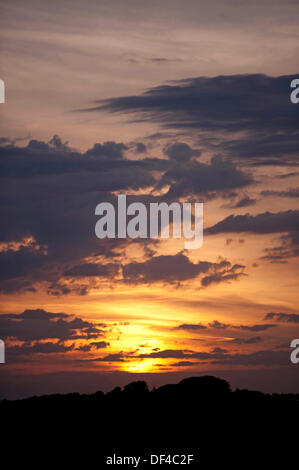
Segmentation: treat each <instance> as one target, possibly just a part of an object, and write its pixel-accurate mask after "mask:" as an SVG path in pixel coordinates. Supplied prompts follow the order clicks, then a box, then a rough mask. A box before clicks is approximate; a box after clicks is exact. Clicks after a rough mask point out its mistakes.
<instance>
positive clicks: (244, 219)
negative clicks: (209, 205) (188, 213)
mask: <svg viewBox="0 0 299 470" xmlns="http://www.w3.org/2000/svg"><path fill="white" fill-rule="evenodd" d="M293 230H294V231H297V230H299V211H297V210H289V211H284V212H277V213H272V212H264V213H263V214H258V215H250V214H245V215H230V216H228V217H226V218H225V219H223V220H221V221H220V222H218V223H216V224H215V225H213V226H212V227H209V228H208V229H207V230H206V233H207V234H217V233H233V232H239V233H242V232H251V233H257V234H265V233H280V232H290V231H293Z"/></svg>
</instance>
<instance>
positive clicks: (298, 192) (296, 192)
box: [261, 188, 299, 198]
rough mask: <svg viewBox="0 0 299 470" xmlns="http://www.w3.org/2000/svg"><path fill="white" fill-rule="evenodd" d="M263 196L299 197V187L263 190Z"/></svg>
mask: <svg viewBox="0 0 299 470" xmlns="http://www.w3.org/2000/svg"><path fill="white" fill-rule="evenodd" d="M261 195H262V196H266V197H267V196H278V197H289V198H298V197H299V188H290V189H288V190H286V191H276V190H269V189H267V190H265V191H261Z"/></svg>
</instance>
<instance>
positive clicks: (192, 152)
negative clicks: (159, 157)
mask: <svg viewBox="0 0 299 470" xmlns="http://www.w3.org/2000/svg"><path fill="white" fill-rule="evenodd" d="M164 155H166V156H167V157H168V158H169V159H170V160H174V161H177V162H184V161H188V160H190V159H191V158H193V157H199V156H200V155H201V150H199V149H193V148H191V147H190V146H189V145H188V144H186V143H184V142H176V143H175V144H168V145H166V147H165V148H164Z"/></svg>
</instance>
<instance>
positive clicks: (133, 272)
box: [123, 253, 244, 286]
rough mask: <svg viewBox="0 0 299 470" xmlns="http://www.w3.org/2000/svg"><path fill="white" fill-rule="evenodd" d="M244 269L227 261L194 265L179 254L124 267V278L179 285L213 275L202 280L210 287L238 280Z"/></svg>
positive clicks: (201, 262)
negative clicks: (217, 283) (215, 283)
mask: <svg viewBox="0 0 299 470" xmlns="http://www.w3.org/2000/svg"><path fill="white" fill-rule="evenodd" d="M243 268H244V266H240V265H233V266H232V265H231V263H230V262H229V261H227V260H223V261H220V262H218V263H211V262H208V261H199V262H198V263H192V262H191V261H190V260H189V259H188V258H187V256H185V255H184V254H183V253H178V254H177V255H161V256H155V257H153V258H150V259H149V260H147V261H144V262H143V263H137V262H133V263H129V264H127V265H125V266H123V276H124V280H125V281H127V282H132V283H139V282H144V283H152V282H168V283H177V282H183V281H186V280H189V279H194V278H196V277H197V276H199V275H201V274H206V273H211V274H210V275H209V276H206V277H204V278H203V279H202V285H203V286H208V285H210V284H212V283H213V282H222V281H228V280H231V279H236V278H238V277H239V276H240V275H241V274H243V272H242V270H243ZM240 270H241V271H240ZM216 278H217V279H216Z"/></svg>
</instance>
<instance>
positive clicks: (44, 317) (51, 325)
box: [0, 309, 104, 347]
mask: <svg viewBox="0 0 299 470" xmlns="http://www.w3.org/2000/svg"><path fill="white" fill-rule="evenodd" d="M102 327H103V324H101V327H100V326H97V324H96V323H92V322H89V321H86V320H82V319H81V318H79V317H74V316H73V315H68V314H66V313H51V312H47V311H45V310H42V309H36V310H24V312H23V313H20V314H14V313H11V314H2V315H0V331H1V337H2V338H3V339H6V338H13V339H17V340H20V341H34V340H43V339H58V340H60V341H66V340H71V339H75V338H78V337H80V338H88V336H89V334H90V333H93V334H96V335H97V336H103V335H104V330H103V329H102ZM51 347H52V346H51Z"/></svg>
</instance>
